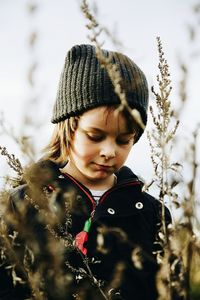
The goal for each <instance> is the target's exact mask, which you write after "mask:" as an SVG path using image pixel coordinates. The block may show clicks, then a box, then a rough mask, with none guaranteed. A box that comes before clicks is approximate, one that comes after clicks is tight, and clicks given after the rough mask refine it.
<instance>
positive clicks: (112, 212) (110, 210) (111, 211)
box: [107, 208, 115, 215]
mask: <svg viewBox="0 0 200 300" xmlns="http://www.w3.org/2000/svg"><path fill="white" fill-rule="evenodd" d="M107 211H108V213H109V214H111V215H114V214H115V211H114V209H113V208H108V210H107Z"/></svg>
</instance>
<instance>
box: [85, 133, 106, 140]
mask: <svg viewBox="0 0 200 300" xmlns="http://www.w3.org/2000/svg"><path fill="white" fill-rule="evenodd" d="M86 135H87V138H88V139H89V140H91V141H93V142H100V141H102V140H103V138H104V137H103V136H102V135H96V134H88V133H87V134H86Z"/></svg>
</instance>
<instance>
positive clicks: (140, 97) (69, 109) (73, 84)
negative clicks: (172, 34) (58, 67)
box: [52, 45, 148, 134]
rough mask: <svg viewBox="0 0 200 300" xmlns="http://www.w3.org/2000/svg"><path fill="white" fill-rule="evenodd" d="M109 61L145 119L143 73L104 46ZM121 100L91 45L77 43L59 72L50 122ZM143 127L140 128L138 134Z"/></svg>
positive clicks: (129, 102) (128, 99)
mask: <svg viewBox="0 0 200 300" xmlns="http://www.w3.org/2000/svg"><path fill="white" fill-rule="evenodd" d="M103 54H104V55H105V56H106V57H108V56H109V55H110V54H111V61H112V63H114V64H116V65H117V68H118V70H119V72H120V75H121V79H122V81H121V85H122V88H123V89H124V91H125V93H126V99H127V101H128V104H129V106H130V107H131V108H136V109H137V110H138V111H139V112H140V114H141V117H142V120H143V123H144V124H146V122H147V108H148V85H147V81H146V77H145V75H144V73H143V72H142V71H141V70H140V68H139V67H138V66H137V65H136V64H135V63H134V62H133V61H132V60H131V59H130V58H128V57H127V56H125V55H123V54H121V53H118V52H113V51H107V50H103ZM115 104H120V100H119V97H118V96H117V94H116V93H115V92H114V88H113V84H112V82H111V79H110V78H109V75H108V74H107V71H106V69H105V68H103V67H102V66H101V64H100V62H99V60H98V59H97V57H96V48H95V47H94V46H92V45H76V46H74V47H72V48H71V50H69V51H68V53H67V56H66V59H65V65H64V69H63V71H62V73H61V77H60V82H59V88H58V92H57V98H56V103H55V105H54V110H53V117H52V123H58V122H60V121H62V120H65V119H68V118H70V117H71V116H76V115H80V114H82V113H83V112H84V111H86V110H88V109H92V108H96V107H98V106H103V105H115ZM142 132H143V130H142V129H141V134H142Z"/></svg>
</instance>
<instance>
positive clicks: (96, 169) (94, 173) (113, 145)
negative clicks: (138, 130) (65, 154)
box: [63, 107, 134, 190]
mask: <svg viewBox="0 0 200 300" xmlns="http://www.w3.org/2000/svg"><path fill="white" fill-rule="evenodd" d="M133 143H134V134H133V133H130V132H128V130H127V124H126V120H125V118H124V116H123V115H122V114H116V113H115V112H114V109H113V110H109V109H108V108H106V107H99V108H95V109H91V110H89V111H87V112H85V113H84V114H83V115H82V116H81V117H80V119H79V122H78V127H77V129H76V131H75V133H74V136H73V139H72V141H71V142H70V150H69V162H68V164H67V165H66V167H65V169H64V170H63V171H66V172H67V173H69V174H70V175H72V176H73V177H74V178H76V179H77V180H79V181H80V182H81V183H82V184H84V185H85V186H87V187H88V188H91V189H102V190H103V189H107V188H110V187H111V186H112V185H113V183H114V173H115V172H116V171H117V170H119V169H120V168H121V167H122V166H123V164H124V162H125V160H126V159H127V156H128V154H129V152H130V150H131V147H132V146H133Z"/></svg>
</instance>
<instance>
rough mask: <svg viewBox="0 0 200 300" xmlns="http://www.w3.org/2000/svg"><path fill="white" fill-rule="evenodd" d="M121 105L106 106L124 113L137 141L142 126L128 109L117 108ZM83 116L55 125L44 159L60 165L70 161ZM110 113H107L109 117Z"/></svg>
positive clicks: (128, 126) (110, 110) (111, 110)
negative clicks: (77, 130) (70, 152)
mask: <svg viewBox="0 0 200 300" xmlns="http://www.w3.org/2000/svg"><path fill="white" fill-rule="evenodd" d="M118 107H119V105H112V106H107V107H106V112H107V113H108V114H109V113H110V112H113V111H116V112H117V113H122V114H123V115H124V117H125V119H126V121H127V129H128V131H129V132H131V133H134V136H135V139H134V143H135V142H136V141H137V139H138V137H139V135H140V130H141V128H140V127H139V125H138V124H137V123H136V122H135V121H134V119H133V117H132V116H130V114H129V113H128V112H127V111H122V112H120V111H119V110H117V108H118ZM81 116H82V114H81V115H79V116H74V117H70V118H69V119H66V120H64V121H61V122H59V123H57V124H56V125H55V128H54V131H53V135H52V137H51V140H50V143H49V144H48V145H47V147H45V149H44V152H45V156H44V159H47V160H51V161H54V162H55V163H57V164H59V165H60V166H64V165H65V164H66V163H67V161H68V156H69V149H70V142H71V140H72V139H73V136H74V133H75V131H76V129H77V127H78V121H79V119H80V117H81ZM108 117H109V115H107V118H108Z"/></svg>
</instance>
